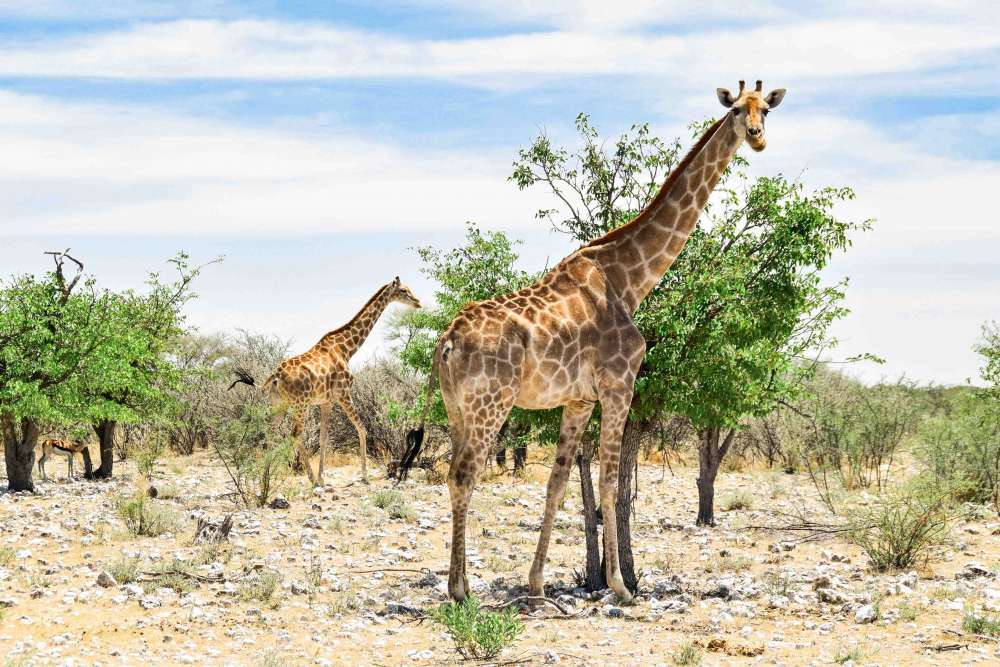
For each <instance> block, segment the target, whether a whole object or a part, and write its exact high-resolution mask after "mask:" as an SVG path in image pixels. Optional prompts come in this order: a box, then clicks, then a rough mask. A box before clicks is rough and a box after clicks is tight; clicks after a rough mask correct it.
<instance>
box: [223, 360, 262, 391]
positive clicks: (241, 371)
mask: <svg viewBox="0 0 1000 667" xmlns="http://www.w3.org/2000/svg"><path fill="white" fill-rule="evenodd" d="M233 374H234V375H235V376H236V379H235V380H233V383H232V384H231V385H229V389H227V390H226V391H229V390H231V389H232V388H233V387H235V386H236V385H238V384H240V383H243V384H245V385H249V386H251V387H256V386H257V382H256V381H255V380H254V379H253V376H252V375H250V371H248V370H247V369H246V368H244V367H243V366H237V367H235V368H234V369H233ZM265 384H266V383H265Z"/></svg>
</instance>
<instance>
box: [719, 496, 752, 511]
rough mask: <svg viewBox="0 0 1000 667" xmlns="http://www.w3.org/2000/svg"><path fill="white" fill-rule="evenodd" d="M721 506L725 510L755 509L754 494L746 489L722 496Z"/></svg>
mask: <svg viewBox="0 0 1000 667" xmlns="http://www.w3.org/2000/svg"><path fill="white" fill-rule="evenodd" d="M719 507H720V508H721V509H722V511H723V512H732V511H735V510H749V509H753V496H751V495H750V494H749V493H747V492H746V491H738V492H736V493H731V494H729V495H727V496H724V497H723V498H722V502H721V503H720V504H719Z"/></svg>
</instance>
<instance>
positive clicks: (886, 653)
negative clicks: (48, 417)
mask: <svg viewBox="0 0 1000 667" xmlns="http://www.w3.org/2000/svg"><path fill="white" fill-rule="evenodd" d="M58 463H59V464H61V463H62V460H61V459H60V460H59V461H58ZM57 468H58V470H56V469H57ZM64 471H65V468H64V467H63V466H62V465H52V464H50V466H49V472H50V475H52V474H53V473H55V474H57V475H58V477H59V479H58V480H57V481H49V482H48V483H43V484H40V485H39V491H40V492H39V493H38V494H37V495H22V494H4V495H2V496H0V526H2V529H0V531H2V532H0V549H3V551H2V552H0V553H2V563H0V605H2V609H0V611H2V613H3V616H2V620H0V654H3V655H5V656H7V657H6V660H7V663H6V664H7V665H9V666H12V665H22V664H23V665H49V664H52V665H57V664H58V665H83V664H86V665H91V664H93V665H97V664H101V665H136V664H154V665H155V664H213V665H214V664H234V665H299V664H302V665H307V664H317V665H355V664H358V665H360V664H375V665H410V664H458V663H460V662H462V661H461V659H460V657H459V656H458V655H457V654H456V652H455V650H454V648H453V645H452V643H451V641H450V639H449V638H448V636H447V634H446V633H445V632H444V631H443V628H442V627H441V626H439V625H436V624H435V623H433V622H431V621H422V622H421V621H419V620H413V619H412V618H411V617H410V616H409V612H410V608H412V609H414V610H426V609H428V608H431V607H433V606H435V605H437V604H439V603H440V602H443V601H444V600H446V595H445V591H446V579H447V574H446V568H447V559H448V542H449V537H450V510H449V504H448V494H447V488H446V487H445V486H443V485H432V484H428V483H426V482H425V481H424V480H423V479H422V475H423V473H422V472H418V473H416V474H415V475H414V477H415V479H413V480H411V481H409V482H408V483H406V484H405V485H402V486H401V487H400V490H401V492H402V494H403V496H404V497H405V499H406V503H407V506H408V507H409V509H410V510H411V511H410V512H409V515H408V516H405V517H403V518H399V519H393V518H391V517H390V516H389V514H388V513H387V512H386V511H385V510H383V509H380V508H378V507H376V506H375V504H374V503H373V498H372V495H373V494H374V493H375V492H377V491H378V490H380V489H385V488H388V487H389V483H388V482H387V481H386V480H385V479H383V478H381V474H376V478H375V481H373V483H372V485H371V486H370V487H366V486H364V485H362V484H360V483H358V482H357V481H356V480H357V479H358V477H359V474H358V469H357V468H356V467H354V466H351V465H345V466H342V467H337V468H334V469H333V470H330V471H328V473H327V486H326V487H325V488H324V489H323V491H322V492H321V493H317V494H314V493H313V492H312V491H310V490H307V489H306V488H305V486H304V481H303V480H302V479H301V478H297V479H294V480H291V483H290V485H289V487H288V488H286V489H285V491H284V493H285V497H286V498H287V499H288V500H289V502H290V507H289V508H288V509H284V510H280V509H279V510H276V509H269V508H264V509H259V510H253V511H247V510H238V509H237V508H236V507H235V505H234V503H233V501H232V499H231V497H229V496H227V495H226V494H227V493H228V491H229V490H230V489H229V486H228V484H227V478H226V476H225V471H224V470H223V469H222V468H221V467H220V465H218V464H217V463H216V462H214V461H213V460H212V459H210V458H209V457H207V456H205V455H202V454H198V455H195V456H194V457H192V458H190V459H180V458H175V459H167V460H165V461H163V462H161V463H160V464H159V465H158V471H157V474H156V475H155V478H154V481H155V483H156V485H157V487H158V488H159V489H161V490H163V491H165V492H166V495H167V496H174V497H172V498H166V499H165V498H160V499H157V500H156V501H155V502H156V503H157V504H158V505H159V506H161V507H168V508H171V509H172V510H173V511H174V512H175V514H176V517H177V522H178V523H177V529H176V530H175V531H174V532H173V533H168V534H164V535H161V536H159V537H156V538H148V537H147V538H136V537H133V536H131V535H130V534H128V532H126V531H125V529H124V526H123V524H122V522H121V520H120V519H119V518H118V516H117V515H116V513H115V512H114V510H113V503H114V498H115V496H116V495H118V494H122V493H128V492H131V491H132V490H133V489H134V488H135V484H136V477H137V475H136V472H135V469H134V467H133V466H132V465H131V464H123V465H121V466H119V467H116V472H117V473H118V478H117V479H115V480H114V481H112V482H108V483H97V484H95V483H89V482H83V481H75V482H67V481H65V480H64V476H65V472H64ZM674 472H675V475H671V473H670V472H666V473H665V474H664V471H663V470H662V469H661V468H660V467H658V466H655V465H644V466H642V467H641V474H640V497H639V502H638V510H637V515H638V519H637V522H636V525H635V529H634V543H635V545H636V548H635V557H636V561H637V564H638V566H639V568H640V569H641V571H642V589H643V594H642V595H640V597H639V599H638V601H637V603H636V604H634V605H631V606H627V607H619V606H617V604H616V602H615V600H614V598H613V596H605V597H604V598H603V599H597V600H584V599H580V597H579V595H578V596H577V597H575V598H574V597H572V596H573V588H574V584H573V573H574V569H576V568H579V567H581V563H582V561H583V557H584V546H583V531H582V522H581V520H580V518H579V507H580V502H579V482H578V480H577V479H576V476H575V474H574V478H573V480H572V481H571V483H570V487H569V488H570V491H569V493H568V495H567V498H566V502H565V505H564V511H562V512H560V514H559V515H558V517H557V521H556V529H555V532H554V534H553V544H552V545H551V549H550V561H549V566H548V571H547V583H548V584H550V588H549V589H547V593H548V594H549V595H550V596H552V597H559V596H562V599H563V600H565V601H566V602H567V604H572V605H574V606H573V607H572V608H573V610H574V611H577V612H579V613H578V615H577V616H575V617H574V618H571V619H564V618H556V617H554V613H555V612H554V611H553V610H551V609H544V610H540V611H535V612H532V613H531V614H527V613H526V614H524V615H523V620H524V623H525V631H524V634H523V635H522V637H521V638H520V640H519V641H518V642H517V643H516V644H515V645H514V646H513V647H511V648H509V649H507V650H506V651H505V652H504V654H503V655H502V658H501V659H502V661H505V662H507V664H545V663H549V664H556V663H558V664H573V665H576V664H592V665H640V664H665V665H670V664H674V658H673V656H674V654H675V653H676V652H677V651H679V650H680V648H681V647H683V646H684V645H685V644H688V643H692V642H693V643H695V644H697V645H699V646H700V647H702V648H703V650H704V655H703V658H702V662H701V664H703V665H730V664H731V665H746V664H767V665H828V664H837V663H841V664H854V665H872V664H877V665H928V664H941V665H960V664H962V665H964V664H972V663H977V662H979V663H983V664H997V663H998V661H1000V651H998V650H997V649H998V646H997V645H996V644H994V643H992V642H990V641H986V640H976V639H970V638H963V637H959V636H956V635H955V634H951V633H950V632H949V631H953V632H956V631H957V632H960V631H961V622H962V617H963V615H964V614H965V611H966V610H969V609H974V610H982V609H984V608H985V609H987V610H989V609H991V608H992V607H994V605H995V606H997V607H1000V581H996V580H995V579H994V576H995V574H994V573H995V572H996V571H997V570H998V569H1000V560H998V554H1000V549H998V542H1000V538H998V537H996V536H995V535H994V533H998V532H1000V521H998V520H997V518H996V516H995V515H990V514H989V513H986V512H984V513H983V514H982V518H980V519H979V520H972V521H962V522H961V523H958V524H956V525H955V526H954V527H953V530H952V543H951V544H950V545H949V547H948V548H947V549H946V550H945V551H944V553H942V554H941V558H940V559H939V560H937V561H935V562H933V563H931V564H930V565H929V566H928V567H926V568H924V569H922V570H921V571H919V572H917V573H915V574H908V573H891V574H884V575H874V574H872V573H871V572H870V571H869V570H868V568H867V563H866V558H865V557H864V555H863V554H862V553H861V552H860V551H859V550H858V549H857V548H855V547H853V546H849V545H846V544H844V543H842V542H838V541H835V540H834V541H826V542H820V543H808V544H797V545H792V544H782V541H783V540H787V539H788V535H787V534H779V533H772V532H766V531H760V530H753V529H747V528H746V527H747V526H754V525H764V524H773V523H774V522H775V512H777V511H783V510H787V509H789V508H818V505H817V500H816V498H815V497H814V494H813V492H812V487H811V485H810V484H809V482H808V480H807V479H806V478H803V477H797V476H791V475H784V474H780V473H766V472H755V473H721V474H720V479H719V482H718V485H717V494H716V498H717V501H718V503H719V505H720V506H724V505H725V504H726V501H727V499H728V498H729V497H731V496H733V495H735V494H740V495H741V496H746V497H748V498H749V499H750V501H751V508H749V509H742V510H732V511H721V510H720V511H718V512H717V518H718V519H719V526H718V527H716V528H715V529H700V528H694V527H693V526H692V525H691V524H692V522H693V519H694V509H695V486H694V477H695V471H694V470H693V469H688V468H676V467H675V470H674ZM546 473H547V470H546V469H545V468H544V467H543V466H541V465H539V464H535V466H534V467H533V469H532V471H531V472H530V474H529V475H528V477H527V478H526V479H515V478H511V477H509V476H499V477H497V476H492V477H491V478H490V479H488V480H486V481H485V482H484V483H482V484H480V486H479V487H478V489H477V491H476V494H475V496H474V497H473V508H474V509H473V512H472V518H471V522H470V531H469V534H470V553H469V568H470V573H471V574H473V575H474V576H473V577H472V586H473V589H474V590H475V591H476V592H477V594H478V597H479V598H480V599H481V600H483V601H484V602H491V603H493V602H503V601H505V600H507V599H509V598H511V597H513V596H516V595H519V594H523V593H524V586H525V584H526V579H527V570H528V567H529V566H530V562H531V557H532V555H533V553H534V547H535V542H536V540H537V536H538V524H539V521H540V519H541V512H542V506H543V496H544V483H543V482H542V481H541V480H543V479H544V475H545V474H546ZM230 513H232V514H233V515H234V528H233V531H232V535H231V538H230V546H229V547H227V548H224V549H221V550H219V551H218V552H217V553H211V552H209V551H208V550H207V549H205V548H203V547H200V546H196V545H193V544H192V535H193V532H194V526H195V521H196V519H197V518H199V517H204V518H208V519H213V520H218V519H220V518H221V517H223V516H225V515H226V514H230ZM123 557H139V558H141V559H142V565H141V569H142V570H144V571H152V570H153V569H154V568H155V567H156V566H157V564H158V563H159V564H162V563H163V562H169V561H171V560H172V559H180V560H184V561H188V562H190V563H192V565H191V567H192V569H193V571H195V572H197V573H200V574H201V575H202V576H203V577H204V578H205V579H213V578H219V577H222V578H223V579H225V581H196V580H190V581H188V587H190V588H191V590H189V591H184V592H181V593H180V594H178V593H177V592H175V591H174V590H172V589H169V588H164V587H162V586H160V587H156V584H148V583H147V584H146V587H145V589H144V588H142V587H141V582H140V583H139V584H131V585H111V586H109V587H104V586H101V585H100V584H99V583H98V578H99V575H100V574H101V572H102V571H104V570H108V569H109V568H110V567H111V564H112V563H114V562H116V561H119V560H121V559H122V558H123ZM970 563H978V564H980V565H982V567H983V569H985V570H987V571H988V572H987V573H986V574H983V573H977V572H975V571H973V570H974V569H975V568H973V569H972V570H970V569H969V567H968V566H969V564H970ZM393 569H397V570H398V571H393ZM261 572H274V573H276V574H277V576H278V577H279V579H280V586H279V588H278V590H277V592H276V593H275V594H274V596H273V599H272V600H270V601H266V602H265V601H261V600H259V599H253V598H252V596H249V595H247V594H246V593H247V585H248V582H251V581H255V580H256V578H257V577H259V576H260V575H259V573H261ZM104 583H108V582H104ZM817 588H820V589H822V590H821V591H820V592H819V593H817V590H816V589H817ZM577 593H578V594H579V591H577ZM706 594H708V595H709V596H708V597H706ZM713 595H714V596H717V597H713ZM821 598H824V599H825V601H824V600H823V599H821ZM866 603H874V605H873V606H875V607H877V610H878V618H877V619H876V620H875V621H874V622H868V623H866V622H859V620H858V618H857V616H858V613H859V609H861V608H862V607H864V605H865V604H866ZM861 616H862V617H863V616H864V612H862V613H861ZM943 649H946V650H943Z"/></svg>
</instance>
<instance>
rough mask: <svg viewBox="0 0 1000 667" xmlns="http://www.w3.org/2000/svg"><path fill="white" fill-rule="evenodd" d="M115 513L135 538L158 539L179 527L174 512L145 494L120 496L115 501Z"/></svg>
mask: <svg viewBox="0 0 1000 667" xmlns="http://www.w3.org/2000/svg"><path fill="white" fill-rule="evenodd" d="M114 505H115V512H116V513H117V514H118V516H119V517H120V518H121V520H122V521H123V522H124V523H125V528H126V529H127V530H128V532H129V533H131V534H132V535H135V536H145V537H157V536H159V535H162V534H163V533H167V532H170V531H171V530H173V529H174V528H176V526H177V517H176V516H175V515H174V513H173V512H171V511H170V510H167V509H165V508H162V507H159V506H157V505H156V504H155V503H154V502H153V501H152V500H150V499H149V497H148V496H146V494H144V493H137V494H135V495H131V496H119V497H118V498H116V499H115V501H114Z"/></svg>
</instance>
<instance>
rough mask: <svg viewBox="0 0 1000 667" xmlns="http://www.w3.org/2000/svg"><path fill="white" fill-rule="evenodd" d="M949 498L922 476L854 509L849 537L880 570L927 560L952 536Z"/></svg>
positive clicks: (873, 567) (872, 564)
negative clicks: (872, 502) (950, 533)
mask: <svg viewBox="0 0 1000 667" xmlns="http://www.w3.org/2000/svg"><path fill="white" fill-rule="evenodd" d="M947 498H948V494H947V493H942V492H941V491H940V489H939V487H938V486H937V484H936V483H934V482H933V481H928V480H925V479H920V478H918V479H916V480H914V481H912V482H911V483H909V484H907V485H906V486H904V487H902V488H900V489H899V490H896V491H894V492H893V493H891V494H886V495H885V496H883V497H882V498H880V499H879V500H878V502H877V503H876V504H875V505H874V506H872V507H867V508H859V509H855V510H853V511H852V512H851V513H850V514H849V523H848V528H849V530H848V531H847V533H846V535H847V539H848V541H850V542H851V543H852V544H856V545H857V546H859V547H861V549H862V550H863V551H864V552H865V554H866V555H867V556H868V559H869V562H870V565H871V567H872V569H874V570H876V571H879V572H883V571H886V570H894V569H895V570H900V569H909V568H911V567H914V566H915V565H918V564H921V563H924V562H926V561H927V560H928V558H929V557H930V556H931V555H932V553H933V551H934V550H935V549H937V548H938V547H940V546H941V545H942V544H943V543H944V542H945V540H946V539H947V537H948V527H949V523H950V520H951V516H950V514H949V511H948V506H947Z"/></svg>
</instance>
